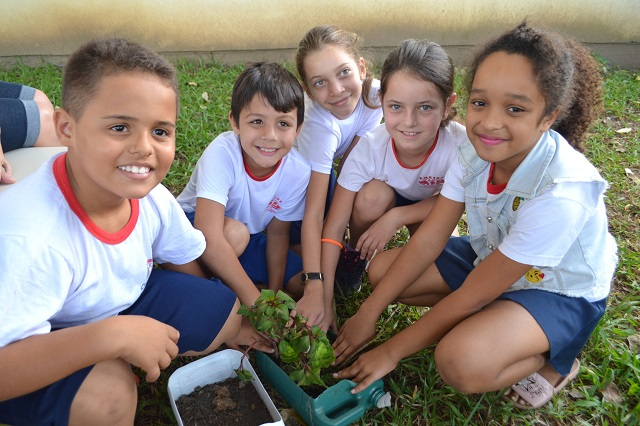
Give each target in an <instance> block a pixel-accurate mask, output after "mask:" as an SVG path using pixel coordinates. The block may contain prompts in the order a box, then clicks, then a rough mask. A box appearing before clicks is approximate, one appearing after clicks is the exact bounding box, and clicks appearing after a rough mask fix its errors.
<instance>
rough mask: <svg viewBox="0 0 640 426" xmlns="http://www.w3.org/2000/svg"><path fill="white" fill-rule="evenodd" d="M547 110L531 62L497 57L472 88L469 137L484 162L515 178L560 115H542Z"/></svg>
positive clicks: (484, 64) (479, 72) (487, 61)
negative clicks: (515, 173) (493, 164)
mask: <svg viewBox="0 0 640 426" xmlns="http://www.w3.org/2000/svg"><path fill="white" fill-rule="evenodd" d="M545 107H546V104H545V100H544V97H543V96H542V93H540V90H539V89H538V85H537V83H536V81H535V78H534V75H533V70H532V68H531V64H530V62H529V60H528V59H527V58H525V57H524V56H522V55H516V54H507V53H505V52H497V53H493V54H491V55H489V56H488V57H487V58H486V59H485V60H484V61H483V62H482V63H481V64H480V65H479V66H478V69H477V70H476V75H475V77H474V79H473V83H472V85H471V93H470V94H469V105H468V107H467V118H466V125H467V135H468V136H469V139H470V140H471V143H472V144H473V146H474V148H475V150H476V152H477V153H478V155H479V156H480V158H482V159H483V160H485V161H490V162H493V163H496V167H499V168H501V169H502V170H503V171H505V172H507V173H508V174H509V176H510V175H511V173H513V171H515V169H516V168H517V167H518V165H519V164H520V163H521V162H522V160H523V159H524V158H525V157H526V156H527V154H528V153H529V152H530V151H531V150H532V149H533V147H534V146H535V144H536V143H537V142H538V140H539V139H540V136H542V134H543V133H544V132H545V131H547V130H549V128H550V127H551V125H552V124H553V121H554V120H555V117H556V116H557V112H554V113H552V114H550V115H548V116H543V114H544V109H545Z"/></svg>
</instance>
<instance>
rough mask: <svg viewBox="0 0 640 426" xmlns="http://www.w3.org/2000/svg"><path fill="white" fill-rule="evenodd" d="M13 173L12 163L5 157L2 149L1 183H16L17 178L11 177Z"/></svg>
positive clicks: (0, 156) (0, 160)
mask: <svg viewBox="0 0 640 426" xmlns="http://www.w3.org/2000/svg"><path fill="white" fill-rule="evenodd" d="M12 174H13V170H11V164H9V162H8V161H7V160H6V159H5V158H4V154H2V151H1V150H0V183H15V182H16V180H15V179H14V178H13V177H11V175H12Z"/></svg>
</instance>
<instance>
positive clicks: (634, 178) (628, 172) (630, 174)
mask: <svg viewBox="0 0 640 426" xmlns="http://www.w3.org/2000/svg"><path fill="white" fill-rule="evenodd" d="M624 173H625V174H626V175H627V177H628V178H629V179H631V180H632V181H633V182H634V183H637V184H638V185H640V178H639V177H638V176H636V174H635V173H633V170H631V169H629V168H626V167H625V168H624Z"/></svg>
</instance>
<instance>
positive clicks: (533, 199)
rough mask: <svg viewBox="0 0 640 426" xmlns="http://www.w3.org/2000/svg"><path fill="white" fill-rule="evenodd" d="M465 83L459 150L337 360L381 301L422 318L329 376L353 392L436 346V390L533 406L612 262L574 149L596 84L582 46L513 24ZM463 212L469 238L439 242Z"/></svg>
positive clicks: (560, 373)
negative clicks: (465, 139)
mask: <svg viewBox="0 0 640 426" xmlns="http://www.w3.org/2000/svg"><path fill="white" fill-rule="evenodd" d="M469 77H470V80H469V81H470V85H469V101H468V107H467V116H466V128H467V135H468V136H469V139H470V143H468V144H466V145H463V146H462V147H461V148H460V150H459V153H458V161H457V162H455V163H454V164H453V165H452V167H451V168H450V169H449V171H448V172H447V175H446V178H445V184H444V187H443V189H442V192H441V197H438V200H437V202H436V204H435V206H434V207H433V209H432V210H431V213H430V214H429V216H428V217H427V218H426V219H425V221H424V222H423V223H422V225H421V226H420V228H419V229H418V231H417V232H416V233H415V235H413V236H412V237H411V239H410V241H409V243H408V244H407V245H406V246H405V247H404V248H399V249H394V250H389V251H387V252H383V253H381V254H380V255H378V256H376V258H375V259H374V261H373V262H372V263H371V265H370V268H369V277H370V281H371V284H372V287H373V288H374V291H373V293H372V294H371V296H370V297H369V298H368V299H367V300H366V301H365V302H364V303H363V305H362V306H361V307H360V310H359V311H358V312H357V313H356V314H355V315H354V316H353V317H352V318H350V319H349V320H348V321H347V322H346V323H345V325H344V326H343V328H342V329H341V331H340V334H339V336H338V339H337V340H336V342H335V344H334V348H335V350H336V356H337V359H336V362H337V363H340V362H342V361H344V360H345V359H346V358H347V357H349V356H350V355H351V354H352V353H353V352H354V351H355V350H357V349H358V348H360V347H361V346H362V345H363V344H365V343H366V342H367V341H368V340H370V339H371V338H372V337H373V336H374V334H375V325H376V320H377V319H378V317H379V315H380V314H381V313H382V312H383V310H384V309H385V308H386V307H387V306H388V305H389V304H390V303H392V302H394V301H398V302H401V303H405V304H409V305H416V306H430V307H431V309H430V310H429V311H428V312H427V313H426V314H425V315H424V316H423V317H422V318H420V319H419V320H418V321H416V323H414V324H412V325H411V326H409V327H408V328H406V329H405V330H403V331H401V332H400V333H398V334H397V335H395V336H394V337H393V338H391V339H390V340H389V341H387V342H385V343H384V344H382V345H380V346H378V347H377V348H375V349H373V350H371V351H369V352H367V353H365V354H363V355H362V356H360V357H359V359H358V360H357V361H356V362H355V363H354V364H353V365H352V366H351V367H349V368H346V369H344V370H343V371H341V372H340V373H338V376H339V377H341V378H342V377H354V378H355V381H356V382H358V383H359V384H358V386H357V387H356V388H355V389H354V392H359V391H360V390H362V389H364V388H365V387H367V386H368V385H369V384H370V383H372V382H373V381H374V380H376V379H378V378H380V377H382V376H384V375H385V374H387V373H388V372H390V371H391V370H393V369H394V368H395V366H396V365H397V364H398V362H399V361H400V360H401V359H402V358H405V357H407V356H409V355H411V354H413V353H415V352H417V351H419V350H421V349H424V348H426V347H428V346H430V345H431V344H433V343H436V342H438V344H437V347H436V350H435V360H436V365H437V368H438V372H439V373H440V375H441V376H442V378H443V380H444V381H445V382H446V383H447V384H449V385H451V386H453V387H454V388H456V389H458V390H460V391H461V392H465V393H478V392H488V391H496V390H500V389H503V388H505V387H510V389H509V390H508V391H507V392H506V393H505V397H506V398H507V399H509V400H511V401H513V402H514V404H515V405H516V406H518V407H521V408H536V407H540V406H542V405H544V404H546V403H547V402H548V401H549V400H550V399H551V398H552V397H553V395H554V394H556V393H557V392H558V391H559V390H560V389H562V388H563V387H564V386H565V385H566V384H567V382H568V381H569V380H571V379H572V378H573V377H575V376H576V375H577V374H578V372H579V369H580V362H579V361H578V359H577V357H578V354H579V353H580V351H581V350H582V348H583V346H584V345H585V343H586V341H587V339H588V338H589V336H590V335H591V333H592V332H593V330H594V328H595V327H596V325H597V323H598V321H599V320H600V318H601V317H602V315H603V313H604V310H605V306H606V298H607V296H608V294H609V290H610V285H611V280H612V277H613V274H614V270H615V266H616V262H617V257H616V245H615V241H614V239H613V237H612V236H611V235H610V234H609V233H608V230H607V216H606V212H605V204H604V200H603V194H604V192H605V190H606V187H607V184H606V182H605V181H604V180H603V179H602V177H601V176H600V175H599V173H598V172H597V170H596V169H595V167H593V166H592V165H591V164H590V163H589V162H588V160H586V158H585V157H584V156H583V155H582V154H580V153H579V151H580V150H581V142H582V139H583V137H584V135H585V132H586V130H587V127H588V125H589V124H590V123H591V122H592V121H593V119H594V118H595V115H596V113H597V112H598V109H599V107H600V101H601V78H600V75H599V72H598V68H597V63H596V62H595V61H594V60H593V58H592V57H591V55H590V54H589V52H588V51H587V50H586V48H585V47H584V46H582V45H581V44H579V43H577V42H575V41H573V40H570V39H568V38H565V37H563V36H561V35H558V34H555V33H551V32H548V31H544V30H540V29H536V28H532V27H530V26H529V25H527V24H526V23H523V24H521V25H519V26H518V27H516V28H514V29H513V30H510V31H508V32H506V33H505V34H503V35H501V36H499V37H498V38H496V39H494V40H492V41H491V42H489V43H488V44H487V45H485V46H484V47H483V48H482V49H481V50H480V51H479V53H478V54H477V55H476V57H475V60H474V61H473V63H472V66H471V68H470V73H469ZM465 209H466V213H467V224H468V228H469V235H468V236H465V237H450V236H451V232H452V230H453V229H454V227H455V226H456V224H457V223H458V221H459V219H460V218H461V216H462V213H463V212H464V211H465Z"/></svg>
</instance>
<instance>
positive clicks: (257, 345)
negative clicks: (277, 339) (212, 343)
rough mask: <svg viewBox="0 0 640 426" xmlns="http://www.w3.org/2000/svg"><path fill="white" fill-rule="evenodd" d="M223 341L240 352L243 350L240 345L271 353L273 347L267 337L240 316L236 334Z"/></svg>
mask: <svg viewBox="0 0 640 426" xmlns="http://www.w3.org/2000/svg"><path fill="white" fill-rule="evenodd" d="M225 343H226V345H227V346H228V347H229V348H231V349H235V350H237V351H241V352H244V351H245V349H244V348H242V346H245V347H248V348H252V349H257V350H259V351H262V352H266V353H273V347H274V345H275V343H274V342H272V341H271V340H270V339H269V338H268V337H266V336H263V335H262V334H260V333H259V332H257V331H256V330H255V329H254V328H253V327H252V326H251V323H250V322H249V320H248V319H247V318H242V325H241V326H240V332H239V333H238V335H237V336H236V337H234V338H233V339H232V340H229V341H228V342H225Z"/></svg>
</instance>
